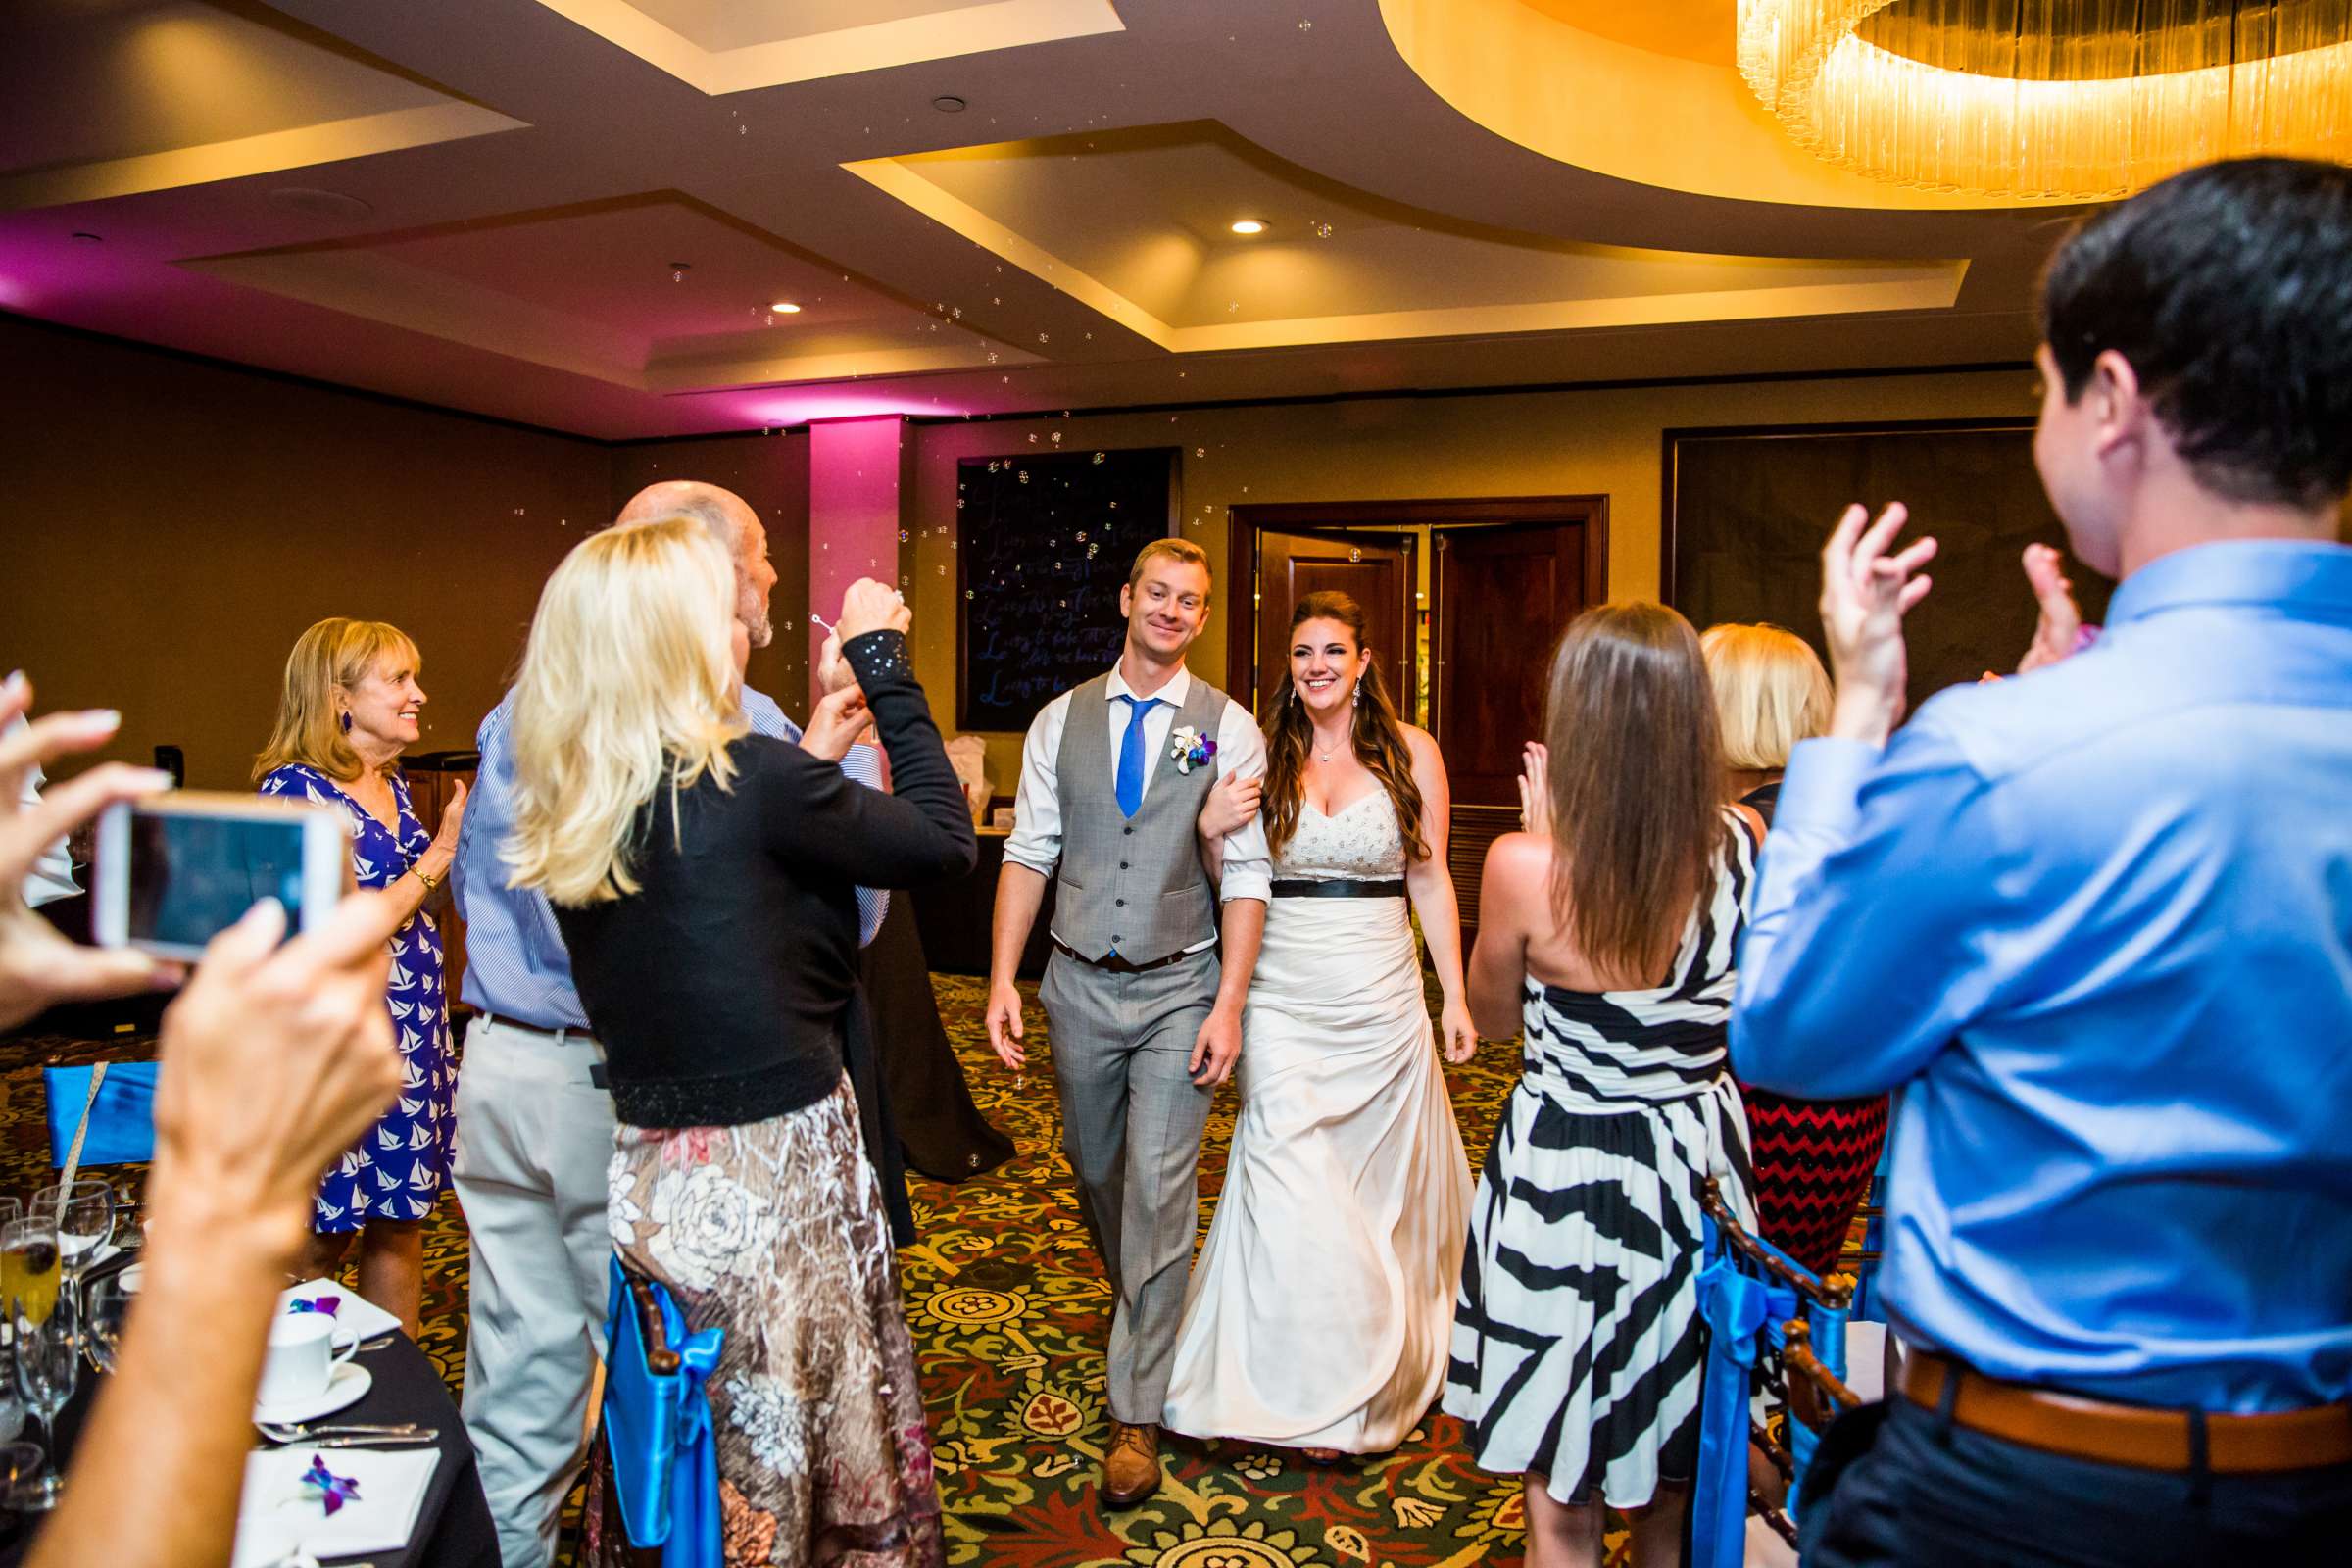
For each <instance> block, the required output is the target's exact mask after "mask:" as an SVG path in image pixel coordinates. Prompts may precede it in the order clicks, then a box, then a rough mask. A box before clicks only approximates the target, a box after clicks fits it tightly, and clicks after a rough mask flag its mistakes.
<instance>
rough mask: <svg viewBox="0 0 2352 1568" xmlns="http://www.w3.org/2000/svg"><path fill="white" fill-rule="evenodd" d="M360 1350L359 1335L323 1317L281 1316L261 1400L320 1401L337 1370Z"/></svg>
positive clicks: (266, 1359) (266, 1363) (265, 1360)
mask: <svg viewBox="0 0 2352 1568" xmlns="http://www.w3.org/2000/svg"><path fill="white" fill-rule="evenodd" d="M346 1341H348V1343H343V1342H346ZM359 1348H360V1337H359V1335H358V1334H357V1333H355V1332H353V1331H352V1330H350V1329H347V1328H340V1327H338V1326H337V1325H336V1324H335V1323H333V1322H332V1321H330V1320H329V1319H327V1318H326V1317H324V1316H322V1315H319V1314H317V1313H309V1312H289V1313H286V1314H284V1315H282V1316H280V1317H279V1318H278V1320H277V1321H276V1322H275V1323H272V1324H271V1325H270V1348H269V1350H268V1351H267V1352H266V1353H265V1354H264V1355H263V1357H262V1386H261V1390H260V1393H259V1395H258V1396H257V1397H258V1399H259V1401H260V1402H261V1403H263V1404H265V1405H270V1404H293V1403H297V1402H299V1401H301V1400H304V1399H315V1398H317V1397H319V1395H321V1394H324V1393H325V1392H326V1386H327V1385H328V1384H329V1383H331V1382H333V1381H334V1376H335V1368H336V1367H338V1366H340V1365H342V1364H343V1363H344V1362H346V1361H348V1360H350V1359H351V1358H352V1357H353V1356H354V1355H356V1354H358V1353H359Z"/></svg>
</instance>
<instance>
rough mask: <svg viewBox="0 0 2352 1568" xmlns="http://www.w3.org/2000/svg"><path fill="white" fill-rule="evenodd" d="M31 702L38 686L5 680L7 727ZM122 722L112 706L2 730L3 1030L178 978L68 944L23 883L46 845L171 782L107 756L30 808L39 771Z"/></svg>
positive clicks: (1, 704) (162, 967) (163, 968)
mask: <svg viewBox="0 0 2352 1568" xmlns="http://www.w3.org/2000/svg"><path fill="white" fill-rule="evenodd" d="M31 707H32V684H31V682H29V681H27V680H26V679H25V677H24V675H23V674H21V673H20V674H15V675H11V676H10V677H9V678H8V681H7V683H6V684H5V685H0V729H4V728H5V727H6V726H7V725H8V723H9V722H10V721H11V720H12V719H15V718H16V717H17V716H18V715H20V714H22V713H24V712H25V711H27V710H29V709H30V708H31ZM121 722H122V718H121V715H119V714H116V713H112V712H107V711H90V712H78V713H51V714H48V715H47V716H46V717H43V718H39V719H35V720H34V721H33V722H32V723H31V724H29V725H27V726H26V727H25V728H24V729H21V730H18V731H16V732H15V733H14V734H8V735H0V1029H7V1028H13V1027H14V1026H15V1025H17V1024H20V1023H23V1022H24V1021H25V1019H27V1018H29V1017H31V1016H32V1015H33V1014H34V1013H36V1012H39V1011H40V1010H41V1009H42V1008H44V1007H47V1006H50V1005H53V1004H55V1003H60V1002H85V1001H89V1000H92V999H94V998H98V997H119V996H123V995H125V994H127V993H129V992H133V991H150V990H163V989H165V988H167V987H170V986H172V985H174V984H176V983H177V982H178V980H179V977H180V974H181V972H182V971H181V968H180V966H179V965H178V964H175V963H164V962H161V961H159V960H158V959H156V958H153V957H151V956H148V955H146V954H144V953H138V952H134V951H132V950H130V949H127V948H85V947H82V946H81V945H80V944H78V943H74V942H69V941H67V940H66V939H65V938H64V937H62V936H60V935H59V934H58V933H57V930H56V928H55V927H53V926H52V925H50V924H49V922H48V921H46V920H44V919H42V918H41V917H40V916H38V915H36V914H34V913H33V912H32V911H31V910H30V909H28V908H26V907H25V894H24V889H25V878H26V877H27V876H29V875H31V873H32V868H33V866H34V865H35V864H37V863H38V862H39V860H40V858H41V852H42V851H44V850H46V849H47V848H48V847H49V846H50V845H52V844H55V843H56V842H57V841H58V840H59V839H61V838H63V837H65V836H66V835H67V834H68V833H70V832H72V831H73V829H74V828H76V827H79V826H80V825H81V824H82V823H84V822H87V821H88V820H90V818H92V817H94V816H96V815H97V814H98V813H99V812H100V811H101V810H103V809H106V808H107V807H109V806H112V805H113V804H114V803H116V802H117V801H133V800H137V799H139V798H140V797H141V796H146V795H153V794H156V793H158V792H160V791H162V790H165V789H168V788H170V787H171V783H172V778H171V775H170V774H168V773H160V772H157V771H156V770H155V769H153V768H145V767H128V766H125V765H123V763H121V762H109V763H107V764H105V765H104V766H101V767H94V768H91V769H90V770H89V771H88V772H86V773H83V774H81V775H80V776H79V777H77V778H73V779H70V780H68V781H67V782H65V783H63V784H60V785H58V786H56V787H55V788H54V789H51V790H50V791H49V792H48V794H47V795H46V796H44V797H43V798H42V799H41V800H40V801H39V802H38V803H37V804H34V805H31V806H27V805H25V778H26V776H27V775H28V774H30V773H31V771H32V769H33V768H34V767H36V766H38V765H39V764H41V763H44V762H51V761H55V760H57V759H58V758H61V757H65V756H68V755H70V754H72V753H74V752H94V751H96V750H97V749H98V748H99V747H101V746H104V745H105V744H106V743H107V742H108V741H109V740H112V739H113V738H114V734H115V730H116V728H117V726H118V725H120V724H121Z"/></svg>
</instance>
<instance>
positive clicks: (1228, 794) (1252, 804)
mask: <svg viewBox="0 0 2352 1568" xmlns="http://www.w3.org/2000/svg"><path fill="white" fill-rule="evenodd" d="M1265 787H1266V781H1265V779H1264V778H1263V777H1262V776H1260V777H1256V778H1244V777H1242V776H1241V775H1240V774H1239V773H1228V774H1226V775H1225V776H1224V777H1223V778H1220V779H1218V780H1217V781H1216V783H1214V784H1212V785H1210V786H1209V791H1208V801H1207V803H1206V804H1205V805H1203V806H1202V807H1201V820H1200V830H1201V837H1202V838H1204V839H1207V840H1210V841H1211V842H1214V841H1215V840H1218V839H1221V838H1223V837H1225V835H1226V834H1228V833H1239V832H1240V831H1241V830H1242V829H1243V828H1245V827H1248V826H1249V825H1250V818H1251V817H1253V816H1255V815H1256V814H1257V804H1258V800H1259V798H1260V797H1261V796H1262V795H1263V794H1264V793H1265Z"/></svg>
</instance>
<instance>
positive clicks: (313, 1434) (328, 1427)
mask: <svg viewBox="0 0 2352 1568" xmlns="http://www.w3.org/2000/svg"><path fill="white" fill-rule="evenodd" d="M254 1428H255V1430H256V1431H258V1432H260V1433H261V1435H262V1436H263V1437H265V1438H268V1439H269V1440H270V1442H272V1443H310V1442H314V1441H316V1440H319V1439H321V1438H417V1437H425V1438H430V1437H435V1436H438V1429H437V1428H434V1427H426V1426H419V1425H417V1423H416V1422H414V1421H394V1422H389V1423H384V1422H369V1421H346V1422H321V1423H319V1424H318V1425H316V1426H312V1425H306V1424H304V1423H302V1422H299V1421H256V1422H255V1423H254Z"/></svg>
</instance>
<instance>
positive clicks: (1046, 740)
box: [1005, 668, 1274, 945]
mask: <svg viewBox="0 0 2352 1568" xmlns="http://www.w3.org/2000/svg"><path fill="white" fill-rule="evenodd" d="M1192 692H1193V672H1192V671H1191V670H1189V669H1180V670H1178V671H1177V672H1176V678H1175V679H1173V680H1171V681H1169V682H1168V683H1167V684H1166V685H1165V686H1162V687H1161V688H1160V689H1159V690H1157V691H1155V692H1152V694H1151V696H1152V698H1153V699H1155V700H1156V702H1155V706H1154V707H1153V708H1152V711H1150V712H1148V713H1146V714H1145V715H1144V742H1145V745H1146V747H1147V750H1146V752H1145V756H1146V757H1147V758H1148V759H1149V761H1148V764H1147V765H1146V766H1145V768H1144V790H1145V792H1146V793H1147V794H1148V793H1150V791H1151V788H1152V779H1153V778H1154V777H1155V776H1157V774H1158V772H1159V762H1160V760H1161V759H1162V758H1164V757H1165V756H1166V755H1167V748H1168V736H1169V734H1170V733H1171V732H1172V731H1173V730H1174V729H1175V727H1176V713H1177V710H1179V709H1181V708H1182V707H1183V706H1184V704H1185V700H1186V699H1187V698H1188V697H1190V696H1191V695H1192ZM1075 695H1076V693H1074V692H1063V693H1062V694H1061V695H1060V696H1059V697H1056V698H1054V700H1053V701H1052V702H1050V703H1048V704H1047V705H1046V706H1045V708H1044V710H1043V711H1040V712H1039V713H1038V715H1037V718H1036V719H1035V721H1033V722H1032V723H1031V724H1030V726H1029V735H1028V738H1027V739H1025V740H1023V741H1022V742H1021V785H1020V791H1019V793H1018V794H1017V795H1016V796H1015V797H1014V798H1013V827H1012V836H1011V837H1010V838H1008V839H1006V840H1005V859H1007V860H1009V861H1011V862H1012V863H1013V864H1015V865H1025V866H1027V867H1028V868H1029V869H1030V870H1032V871H1035V872H1036V873H1037V874H1038V875H1039V876H1043V877H1051V876H1052V875H1053V874H1054V868H1055V867H1056V866H1058V865H1060V863H1061V781H1060V777H1059V769H1060V763H1061V732H1062V729H1063V727H1064V726H1066V725H1067V724H1068V723H1069V721H1070V699H1071V698H1072V697H1073V696H1075ZM1133 695H1141V694H1138V693H1136V692H1135V690H1134V688H1133V687H1131V686H1129V685H1128V684H1127V681H1126V678H1125V677H1124V676H1122V675H1121V674H1120V673H1119V671H1118V670H1116V669H1115V668H1114V669H1113V670H1112V671H1111V672H1110V693H1109V700H1108V701H1107V702H1105V703H1103V723H1104V724H1105V725H1107V726H1108V728H1109V734H1110V755H1111V756H1112V757H1113V758H1116V757H1117V756H1118V755H1119V746H1120V743H1121V742H1122V741H1124V740H1125V739H1126V734H1127V724H1128V713H1129V710H1128V708H1127V705H1126V704H1124V703H1122V702H1120V701H1119V699H1120V698H1121V697H1126V696H1133ZM1214 739H1215V741H1216V743H1217V755H1216V759H1215V766H1216V776H1217V777H1219V778H1223V777H1224V776H1225V775H1226V774H1228V773H1238V774H1240V775H1241V776H1242V777H1244V778H1259V777H1262V776H1264V774H1265V771H1266V738H1265V737H1264V736H1263V735H1260V734H1259V733H1258V732H1257V721H1256V720H1255V719H1253V718H1251V717H1250V711H1249V710H1248V709H1246V708H1244V707H1243V706H1242V705H1241V704H1239V703H1230V702H1229V703H1227V704H1226V705H1225V709H1224V711H1223V713H1222V714H1221V715H1220V716H1219V717H1218V719H1217V733H1216V735H1215V737H1214ZM1110 785H1111V781H1110V780H1109V779H1104V780H1103V788H1104V789H1108V788H1109V787H1110ZM1273 861H1274V857H1273V853H1272V852H1271V851H1270V850H1268V849H1267V848H1266V825H1265V819H1264V817H1263V816H1262V815H1261V816H1253V817H1251V818H1250V820H1249V821H1248V822H1247V823H1245V824H1244V825H1243V827H1242V828H1241V830H1240V831H1239V832H1236V833H1228V834H1226V835H1225V872H1224V877H1223V880H1222V881H1221V882H1220V884H1219V886H1218V890H1217V894H1218V898H1219V899H1220V900H1221V901H1223V902H1227V903H1230V902H1231V901H1233V900H1235V899H1255V900H1257V901H1258V902H1259V903H1260V904H1263V903H1265V902H1266V901H1267V900H1268V899H1269V898H1271V897H1272V896H1273V880H1274V870H1273ZM1204 945H1206V944H1204Z"/></svg>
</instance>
